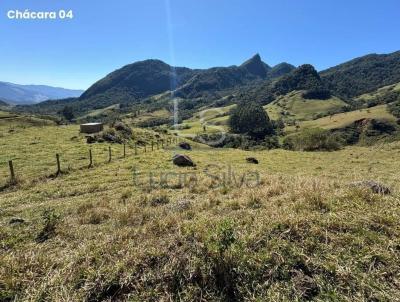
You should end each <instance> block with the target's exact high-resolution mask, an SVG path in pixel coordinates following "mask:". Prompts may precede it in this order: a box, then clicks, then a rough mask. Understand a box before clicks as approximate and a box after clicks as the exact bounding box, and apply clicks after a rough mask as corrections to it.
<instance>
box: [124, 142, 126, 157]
mask: <svg viewBox="0 0 400 302" xmlns="http://www.w3.org/2000/svg"><path fill="white" fill-rule="evenodd" d="M125 156H126V145H125V143H124V157H125Z"/></svg>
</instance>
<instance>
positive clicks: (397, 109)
mask: <svg viewBox="0 0 400 302" xmlns="http://www.w3.org/2000/svg"><path fill="white" fill-rule="evenodd" d="M388 110H389V112H390V113H391V114H393V115H394V116H395V117H398V118H400V100H398V101H396V102H394V103H393V104H390V105H388Z"/></svg>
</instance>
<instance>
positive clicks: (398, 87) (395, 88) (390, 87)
mask: <svg viewBox="0 0 400 302" xmlns="http://www.w3.org/2000/svg"><path fill="white" fill-rule="evenodd" d="M391 91H400V83H397V84H393V85H387V86H384V87H381V88H379V89H377V90H376V91H373V92H371V93H365V94H362V95H360V96H358V97H356V98H355V99H356V100H364V101H369V100H374V99H377V98H379V97H382V96H384V95H385V94H387V93H389V92H391Z"/></svg>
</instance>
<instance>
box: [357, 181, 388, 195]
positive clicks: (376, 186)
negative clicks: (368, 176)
mask: <svg viewBox="0 0 400 302" xmlns="http://www.w3.org/2000/svg"><path fill="white" fill-rule="evenodd" d="M350 186H352V187H359V188H367V189H370V190H371V191H372V192H374V193H376V194H384V195H387V194H390V193H391V191H390V188H389V187H387V186H385V185H384V184H381V183H379V182H376V181H374V180H361V181H355V182H352V183H351V184H350Z"/></svg>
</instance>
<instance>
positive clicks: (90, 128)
mask: <svg viewBox="0 0 400 302" xmlns="http://www.w3.org/2000/svg"><path fill="white" fill-rule="evenodd" d="M80 128H81V133H87V134H92V133H97V132H100V131H103V123H86V124H81V127H80Z"/></svg>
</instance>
